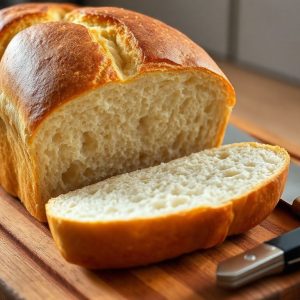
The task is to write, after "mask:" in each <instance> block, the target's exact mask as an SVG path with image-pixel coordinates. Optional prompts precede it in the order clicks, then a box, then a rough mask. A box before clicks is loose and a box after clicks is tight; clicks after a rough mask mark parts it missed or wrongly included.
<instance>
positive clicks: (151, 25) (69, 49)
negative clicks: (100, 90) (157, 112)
mask: <svg viewBox="0 0 300 300" xmlns="http://www.w3.org/2000/svg"><path fill="white" fill-rule="evenodd" d="M72 8H73V6H71V5H67V4H64V5H60V4H22V5H17V6H14V7H11V8H8V9H4V10H2V11H0V45H1V46H2V47H3V48H5V47H6V50H5V52H4V55H3V56H2V58H1V62H0V89H1V91H2V92H3V93H4V94H5V95H6V97H7V98H8V99H9V101H10V102H11V103H10V104H12V105H13V106H14V107H15V108H17V109H18V111H19V115H21V119H22V122H23V123H24V124H25V126H24V128H26V130H27V134H28V135H29V136H31V135H32V134H33V133H34V131H35V129H36V128H37V126H38V125H39V124H40V123H41V122H42V121H43V120H44V119H45V118H46V117H47V115H48V114H49V113H51V112H52V111H54V110H55V109H56V108H58V107H59V106H60V105H61V104H63V103H65V102H67V101H68V100H71V99H73V98H75V97H76V96H79V95H80V94H83V93H85V92H88V91H90V90H92V89H94V88H97V87H99V86H100V85H103V84H106V83H109V82H113V81H119V82H125V81H128V80H130V79H131V78H133V77H136V76H140V75H142V74H144V73H146V72H153V71H168V70H170V71H180V70H195V71H197V70H200V69H201V70H202V71H205V72H210V73H211V74H212V75H213V76H217V77H218V78H220V80H221V81H222V82H223V83H224V87H225V88H226V89H227V90H228V95H229V96H228V104H229V105H233V103H234V99H235V98H234V91H233V88H232V86H231V85H230V83H229V81H228V80H227V78H226V77H225V75H224V74H223V73H222V71H221V70H220V69H219V68H218V66H217V65H216V64H215V63H214V61H213V60H212V59H211V58H210V57H209V55H208V54H207V53H206V52H205V51H204V50H203V49H202V48H200V47H199V46H198V45H196V44H195V43H194V42H192V41H191V40H190V39H189V38H188V37H187V36H185V35H184V34H182V33H180V32H179V31H178V30H176V29H174V28H171V27H170V26H168V25H166V24H164V23H162V22H160V21H158V20H155V19H153V18H151V17H147V16H145V15H142V14H140V13H136V12H133V11H128V10H125V9H121V8H113V7H97V8H91V7H90V8H78V9H74V10H71V9H72ZM51 21H54V22H51ZM37 23H41V24H37ZM36 24H37V25H36ZM31 25H33V26H31ZM26 27H29V28H26ZM0 55H1V53H0Z"/></svg>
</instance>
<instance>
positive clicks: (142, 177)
mask: <svg viewBox="0 0 300 300" xmlns="http://www.w3.org/2000/svg"><path fill="white" fill-rule="evenodd" d="M288 166H289V155H288V153H287V152H286V151H285V150H284V149H282V148H280V147H277V146H270V145H262V144H258V143H240V144H232V145H226V146H223V147H220V148H214V149H211V150H205V151H202V152H199V153H195V154H192V155H190V156H188V157H184V158H180V159H177V160H173V161H171V162H169V163H166V164H161V165H159V166H156V167H152V168H148V169H143V170H140V171H135V172H132V173H128V174H122V175H119V176H116V177H112V178H110V179H107V180H104V181H102V182H99V183H97V184H94V185H91V186H87V187H85V188H83V189H80V190H76V191H74V192H70V193H68V194H65V195H61V196H59V197H57V198H54V199H52V200H50V202H49V203H48V204H47V216H48V221H49V225H50V229H51V232H52V235H53V237H54V240H55V242H56V244H57V246H58V248H59V250H60V251H61V253H62V255H63V256H64V257H65V258H66V259H67V260H68V261H69V262H72V263H75V264H79V265H82V266H85V267H88V268H124V267H130V266H137V265H145V264H149V263H153V262H158V261H161V260H164V259H167V258H172V257H175V256H178V255H181V254H183V253H187V252H191V251H194V250H196V249H202V248H209V247H212V246H215V245H217V244H219V243H222V242H223V241H224V239H225V238H226V236H228V235H232V234H238V233H241V232H244V231H246V230H248V229H250V228H252V227H253V226H255V225H257V224H258V223H260V222H261V221H262V220H263V219H264V218H266V216H268V214H269V213H270V212H271V211H272V209H273V208H274V207H275V205H276V203H277V201H278V200H279V198H280V196H281V193H282V192H283V188H284V185H285V181H286V177H287V173H288Z"/></svg>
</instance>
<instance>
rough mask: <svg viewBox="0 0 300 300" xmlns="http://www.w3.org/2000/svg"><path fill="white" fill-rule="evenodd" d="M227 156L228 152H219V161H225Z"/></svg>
mask: <svg viewBox="0 0 300 300" xmlns="http://www.w3.org/2000/svg"><path fill="white" fill-rule="evenodd" d="M228 156H229V153H228V152H225V151H224V152H221V153H220V154H219V155H218V157H219V159H226V158H227V157H228Z"/></svg>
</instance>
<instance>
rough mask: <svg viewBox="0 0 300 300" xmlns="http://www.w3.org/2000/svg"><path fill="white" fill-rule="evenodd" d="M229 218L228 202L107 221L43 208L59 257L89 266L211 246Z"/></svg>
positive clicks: (120, 264)
mask: <svg viewBox="0 0 300 300" xmlns="http://www.w3.org/2000/svg"><path fill="white" fill-rule="evenodd" d="M231 218H232V211H231V205H230V204H228V205H225V206H221V207H218V208H216V209H211V208H199V209H197V210H193V211H189V212H186V213H180V214H177V215H169V216H165V217H160V218H154V219H150V220H149V219H144V220H143V219H141V220H134V221H129V222H126V221H124V222H109V223H107V224H104V223H88V222H87V223H84V224H82V223H77V222H74V221H73V222H72V221H68V220H61V219H56V218H55V217H53V216H52V215H51V212H50V213H49V212H48V222H49V226H50V230H51V233H52V235H53V238H54V240H55V242H56V245H57V246H58V248H59V250H60V252H61V253H62V255H63V256H64V257H65V259H66V260H67V261H69V262H71V263H74V264H78V265H81V266H84V267H87V268H94V269H95V268H97V269H108V268H126V267H131V266H138V265H146V264H149V263H153V262H158V261H161V260H164V259H168V258H173V257H176V256H178V255H181V254H183V253H188V252H191V251H194V250H196V249H199V248H202V249H204V248H209V247H212V246H215V245H217V244H220V243H222V242H223V241H224V239H225V238H226V236H227V234H228V228H229V225H230V222H231ZM216 222H217V224H216Z"/></svg>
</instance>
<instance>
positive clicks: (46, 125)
mask: <svg viewBox="0 0 300 300" xmlns="http://www.w3.org/2000/svg"><path fill="white" fill-rule="evenodd" d="M48 6H49V5H48ZM50 6H51V5H50ZM50 6H49V7H50ZM51 7H52V6H51ZM55 7H56V6H55ZM55 7H54V8H53V9H51V10H50V8H49V9H48V10H47V11H49V13H48V14H47V20H48V21H50V20H52V21H57V20H59V18H63V17H62V15H63V13H62V12H61V11H62V8H59V7H60V6H59V7H56V8H55ZM46 9H47V8H46V7H44V6H41V5H38V4H32V5H30V6H28V5H25V6H18V7H17V8H16V7H15V8H11V9H8V10H5V12H4V13H3V11H2V12H1V11H0V54H1V52H2V51H4V48H5V52H4V55H3V57H2V58H1V61H0V141H1V142H0V165H1V168H0V185H1V186H2V187H3V188H4V189H5V190H6V191H7V192H9V193H10V194H12V195H14V196H17V197H18V198H20V199H21V201H22V202H23V203H24V205H25V207H26V208H27V209H28V211H29V212H30V213H31V214H32V215H33V216H34V217H36V218H37V219H39V220H41V221H46V214H45V203H46V202H47V201H48V200H49V199H50V198H52V197H56V196H58V195H60V194H62V193H67V192H69V191H71V190H75V189H78V188H81V187H83V186H86V185H89V184H92V183H95V182H98V181H100V180H103V179H105V178H108V177H111V176H113V175H117V174H122V173H125V172H130V171H133V170H137V169H141V168H144V167H149V166H153V165H157V164H159V163H161V162H167V161H170V160H172V159H175V158H178V157H182V156H185V155H188V154H191V153H193V152H198V151H200V150H203V149H206V148H212V147H216V146H219V145H220V144H221V143H222V139H223V135H224V131H225V129H226V125H227V121H228V118H229V115H230V112H231V109H232V107H233V105H234V103H235V94H234V90H233V87H232V86H231V84H230V82H229V81H228V79H227V78H226V76H225V75H224V74H223V73H222V71H221V70H220V69H219V68H218V66H217V65H216V64H215V62H214V61H213V60H212V59H211V58H210V57H209V56H208V54H207V53H206V52H205V51H204V50H203V49H202V48H200V47H199V46H197V45H196V44H195V43H194V42H192V41H191V40H190V39H189V38H188V37H186V36H185V35H183V34H182V33H180V32H178V31H177V30H175V29H173V28H171V27H169V26H168V25H166V24H164V23H162V22H159V21H157V20H155V19H152V18H150V17H147V16H144V15H141V14H139V13H135V12H132V11H127V10H124V9H119V8H112V7H110V8H107V7H98V8H79V9H76V10H73V11H72V12H70V13H68V14H67V16H65V17H64V20H61V21H59V22H48V23H43V24H37V25H34V26H30V24H34V23H39V22H42V21H43V20H44V19H43V20H40V19H39V18H37V16H38V11H40V10H42V11H44V10H46ZM65 10H66V11H67V9H65ZM17 12H20V13H21V12H22V13H21V15H18V14H17ZM45 13H46V12H45ZM32 14H33V15H34V16H35V17H33V15H32ZM5 16H7V17H9V16H10V17H9V18H7V17H5ZM54 16H57V17H55V18H54ZM9 20H10V21H9ZM1 23H3V24H6V23H7V24H6V26H5V28H6V29H5V30H4V28H2V30H1ZM27 26H30V27H29V28H27V29H24V27H27ZM13 28H15V29H13ZM22 29H24V30H22ZM17 31H20V32H19V33H18V34H16V35H15V36H14V37H13V35H14V34H15V33H16V32H17ZM3 36H4V37H5V36H7V39H9V43H8V40H6V38H5V40H3V39H2V38H3ZM6 45H7V47H6ZM1 47H2V48H1Z"/></svg>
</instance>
